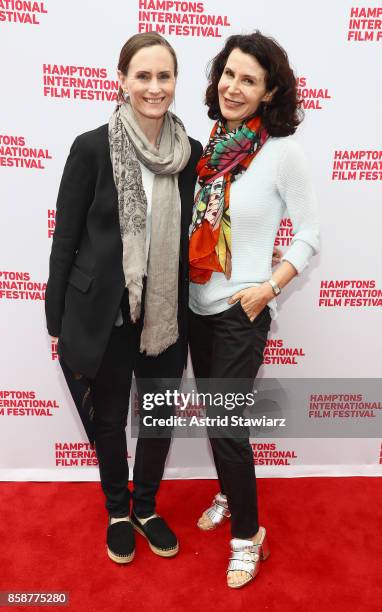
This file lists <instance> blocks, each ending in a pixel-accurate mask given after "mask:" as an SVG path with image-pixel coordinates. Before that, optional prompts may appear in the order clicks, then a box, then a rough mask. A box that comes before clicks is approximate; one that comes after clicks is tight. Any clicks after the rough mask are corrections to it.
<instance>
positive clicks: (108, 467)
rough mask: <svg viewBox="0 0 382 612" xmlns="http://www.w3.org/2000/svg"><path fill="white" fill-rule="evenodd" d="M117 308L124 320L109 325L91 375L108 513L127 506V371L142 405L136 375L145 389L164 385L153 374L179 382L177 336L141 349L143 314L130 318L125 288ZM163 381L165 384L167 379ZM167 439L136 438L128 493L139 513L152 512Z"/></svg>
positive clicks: (122, 511)
mask: <svg viewBox="0 0 382 612" xmlns="http://www.w3.org/2000/svg"><path fill="white" fill-rule="evenodd" d="M121 309H122V315H123V321H124V322H123V325H121V326H120V327H114V328H113V330H112V333H111V336H110V339H109V343H108V345H107V348H106V352H105V354H104V357H103V360H102V363H101V366H100V368H99V370H98V372H97V375H96V377H95V379H93V380H91V381H90V387H91V394H92V399H93V406H94V426H95V448H96V453H97V457H98V462H99V470H100V478H101V486H102V489H103V491H104V493H105V496H106V508H107V510H108V512H109V514H110V516H113V517H121V516H126V515H127V514H129V512H130V500H131V494H130V491H129V489H128V481H129V466H128V462H127V445H126V432H125V428H126V424H127V415H128V409H129V399H130V397H129V396H130V387H131V379H132V373H133V372H134V374H135V376H136V379H137V385H138V398H139V404H140V406H139V407H140V409H141V402H142V384H140V383H139V379H141V383H142V382H143V381H144V383H143V388H144V390H145V391H148V390H151V391H163V390H165V389H160V388H158V384H159V385H160V381H159V383H158V379H160V378H165V379H169V378H171V379H175V380H176V381H177V382H176V384H175V383H174V384H175V386H178V385H179V382H180V379H181V376H182V372H183V354H182V349H181V343H180V341H179V340H178V341H177V342H176V343H175V344H173V345H172V346H170V347H169V348H168V349H167V350H166V351H164V352H163V353H161V354H160V355H158V356H157V357H148V356H146V355H144V354H142V353H140V352H139V344H140V335H141V331H142V318H143V317H141V320H140V321H139V322H137V323H136V324H133V323H132V322H131V320H130V317H129V305H128V295H127V292H126V291H125V294H124V297H123V300H122V304H121ZM158 316H160V313H158ZM153 379H154V380H153ZM150 381H152V383H150ZM164 386H165V388H167V386H168V381H167V380H166V384H165V385H164ZM172 412H173V407H172V406H169V405H166V406H164V407H161V408H160V414H159V416H168V415H169V414H171V413H172ZM150 414H152V413H150ZM170 441H171V439H170V435H169V433H168V431H167V435H166V436H164V437H156V438H148V437H143V436H140V437H139V438H138V441H137V447H136V454H135V463H134V473H133V482H134V490H133V494H132V498H133V509H134V512H135V513H136V514H137V516H139V517H148V516H150V515H151V514H153V513H154V512H155V495H156V493H157V491H158V488H159V485H160V481H161V479H162V476H163V471H164V466H165V462H166V458H167V454H168V450H169V447H170Z"/></svg>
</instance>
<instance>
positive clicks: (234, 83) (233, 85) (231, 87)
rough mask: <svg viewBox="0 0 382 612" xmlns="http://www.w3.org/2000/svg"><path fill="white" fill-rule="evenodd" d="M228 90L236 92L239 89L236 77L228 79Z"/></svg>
mask: <svg viewBox="0 0 382 612" xmlns="http://www.w3.org/2000/svg"><path fill="white" fill-rule="evenodd" d="M228 91H229V92H231V93H237V92H238V91H239V81H238V80H237V79H232V81H230V83H229V86H228Z"/></svg>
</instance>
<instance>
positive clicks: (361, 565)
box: [0, 477, 382, 612]
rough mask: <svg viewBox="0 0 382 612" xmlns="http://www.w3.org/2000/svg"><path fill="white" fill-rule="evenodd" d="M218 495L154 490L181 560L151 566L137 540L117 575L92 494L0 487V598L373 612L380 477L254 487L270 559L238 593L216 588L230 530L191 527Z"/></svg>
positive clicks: (201, 487)
mask: <svg viewBox="0 0 382 612" xmlns="http://www.w3.org/2000/svg"><path fill="white" fill-rule="evenodd" d="M216 486H217V485H216V482H215V481H213V480H183V481H179V480H177V481H165V482H163V483H162V487H161V490H160V494H159V497H158V512H159V513H160V514H161V515H162V516H164V517H165V518H166V520H167V521H168V523H169V524H170V525H171V527H172V528H173V529H174V531H176V533H177V535H178V538H179V542H180V552H179V554H178V555H177V556H176V557H174V558H172V559H165V558H161V557H158V556H156V555H154V554H153V553H152V552H151V551H150V549H149V547H148V545H147V542H146V541H145V540H144V539H143V538H142V537H141V536H139V535H137V547H136V555H135V559H134V560H133V562H132V563H131V564H130V565H128V566H119V565H117V564H115V563H113V562H112V561H110V560H109V558H108V557H107V555H106V549H105V534H106V527H107V514H106V511H105V509H104V500H103V494H102V492H101V489H100V486H99V484H98V483H57V482H55V483H31V482H29V483H16V482H2V483H0V492H1V494H0V507H1V523H0V530H1V549H0V568H1V571H0V591H2V592H3V591H12V590H13V591H18V592H20V591H28V592H32V591H33V592H36V591H47V592H52V591H66V592H68V593H69V605H68V606H67V607H65V608H62V609H64V610H65V609H69V610H76V611H77V610H78V611H85V612H86V611H88V610H89V611H91V610H110V611H113V612H114V611H119V610H120V611H124V610H128V611H135V610H137V611H141V610H143V611H146V610H147V611H150V612H151V611H156V610H158V611H159V610H166V611H173V610H175V611H178V610H179V611H187V610H190V611H191V610H192V611H196V610H197V611H198V612H202V611H204V610H209V611H210V610H216V612H222V611H223V612H225V611H228V610H232V611H236V610H240V611H243V610H251V611H252V610H253V611H262V610H264V611H266V612H273V611H275V612H276V611H277V612H289V611H290V612H299V611H303V612H316V611H317V612H322V611H328V612H336V611H339V610H341V611H351V612H358V611H359V612H361V611H362V612H374V611H376V612H377V611H378V612H381V610H382V487H381V478H358V477H357V478H296V479H289V478H288V479H259V480H258V493H259V502H260V520H261V524H263V525H264V526H265V527H266V528H267V531H268V537H269V544H270V548H271V555H270V557H269V559H267V561H265V562H264V563H262V565H261V571H260V573H259V575H258V576H257V577H256V579H255V580H254V581H253V582H252V583H251V584H249V585H247V586H246V587H244V588H243V589H239V590H231V589H229V588H228V587H227V586H226V578H225V570H226V566H227V560H228V556H229V540H230V532H229V524H226V525H224V526H223V527H221V528H220V529H218V530H215V531H211V532H207V533H205V532H201V531H200V530H199V529H198V528H197V527H196V521H197V518H198V517H199V515H200V513H201V512H202V510H203V509H204V508H205V507H206V506H207V505H208V504H209V502H210V501H211V498H212V496H213V495H214V493H215V492H216ZM1 609H5V608H3V607H1ZM12 609H13V610H16V609H20V610H22V609H26V608H23V607H13V608H12ZM32 609H33V608H32ZM34 609H41V610H46V609H48V608H46V607H42V606H41V607H37V608H34Z"/></svg>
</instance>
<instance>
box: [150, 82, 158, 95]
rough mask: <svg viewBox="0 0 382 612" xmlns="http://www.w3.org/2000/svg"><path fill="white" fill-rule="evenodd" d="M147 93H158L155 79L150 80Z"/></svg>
mask: <svg viewBox="0 0 382 612" xmlns="http://www.w3.org/2000/svg"><path fill="white" fill-rule="evenodd" d="M149 91H151V92H152V93H157V92H158V91H160V87H159V82H158V80H157V79H151V81H150V83H149Z"/></svg>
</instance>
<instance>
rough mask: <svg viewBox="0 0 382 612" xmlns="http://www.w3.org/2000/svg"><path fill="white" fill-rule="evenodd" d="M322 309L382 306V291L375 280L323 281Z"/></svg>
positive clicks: (319, 302) (320, 292) (321, 286)
mask: <svg viewBox="0 0 382 612" xmlns="http://www.w3.org/2000/svg"><path fill="white" fill-rule="evenodd" d="M318 306H319V307H321V308H375V307H379V308H380V307H381V306H382V290H381V289H378V287H377V282H376V281H375V280H373V279H371V280H363V279H351V280H350V279H346V280H345V279H344V280H321V282H320V291H319V297H318Z"/></svg>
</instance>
